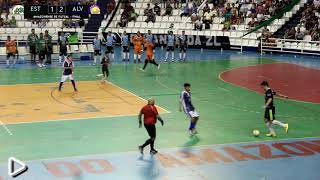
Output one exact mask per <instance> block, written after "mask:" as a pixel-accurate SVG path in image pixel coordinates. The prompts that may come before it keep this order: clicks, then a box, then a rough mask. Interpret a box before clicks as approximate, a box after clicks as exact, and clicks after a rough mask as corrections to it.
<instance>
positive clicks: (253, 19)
mask: <svg viewBox="0 0 320 180" xmlns="http://www.w3.org/2000/svg"><path fill="white" fill-rule="evenodd" d="M258 24H259V23H258V21H256V19H255V18H251V20H250V21H249V23H248V26H249V29H252V28H253V27H255V26H257V25H258Z"/></svg>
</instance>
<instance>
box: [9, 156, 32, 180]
mask: <svg viewBox="0 0 320 180" xmlns="http://www.w3.org/2000/svg"><path fill="white" fill-rule="evenodd" d="M27 170H28V166H27V165H26V164H25V163H23V162H22V161H20V160H18V159H17V158H14V157H10V158H9V159H8V174H9V176H11V177H13V178H15V177H18V176H20V175H21V174H23V173H25V172H26V171H27Z"/></svg>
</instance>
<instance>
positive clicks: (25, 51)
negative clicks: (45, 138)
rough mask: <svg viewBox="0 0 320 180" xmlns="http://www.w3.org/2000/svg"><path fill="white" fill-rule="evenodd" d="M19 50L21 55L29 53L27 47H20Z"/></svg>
mask: <svg viewBox="0 0 320 180" xmlns="http://www.w3.org/2000/svg"><path fill="white" fill-rule="evenodd" d="M18 51H19V55H20V56H23V55H27V54H28V53H27V48H26V47H18Z"/></svg>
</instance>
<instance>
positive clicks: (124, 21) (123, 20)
mask: <svg viewBox="0 0 320 180" xmlns="http://www.w3.org/2000/svg"><path fill="white" fill-rule="evenodd" d="M128 21H129V14H128V12H126V11H123V13H122V14H121V18H120V22H118V24H117V26H120V27H126V26H127V24H128Z"/></svg>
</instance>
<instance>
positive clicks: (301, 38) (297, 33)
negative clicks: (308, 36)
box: [295, 28, 304, 40]
mask: <svg viewBox="0 0 320 180" xmlns="http://www.w3.org/2000/svg"><path fill="white" fill-rule="evenodd" d="M295 36H296V40H303V38H304V32H302V31H300V28H298V29H297V32H296V34H295Z"/></svg>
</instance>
